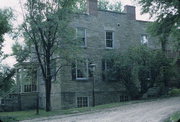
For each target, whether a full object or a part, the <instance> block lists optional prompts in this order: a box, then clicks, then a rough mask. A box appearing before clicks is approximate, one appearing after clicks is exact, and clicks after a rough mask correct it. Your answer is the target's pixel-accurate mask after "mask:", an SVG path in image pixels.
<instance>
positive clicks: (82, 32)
mask: <svg viewBox="0 0 180 122" xmlns="http://www.w3.org/2000/svg"><path fill="white" fill-rule="evenodd" d="M77 39H78V41H79V43H80V45H81V46H85V29H84V28H77Z"/></svg>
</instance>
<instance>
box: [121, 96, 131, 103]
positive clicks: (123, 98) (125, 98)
mask: <svg viewBox="0 0 180 122" xmlns="http://www.w3.org/2000/svg"><path fill="white" fill-rule="evenodd" d="M128 100H129V97H128V96H127V95H121V96H120V102H124V101H128Z"/></svg>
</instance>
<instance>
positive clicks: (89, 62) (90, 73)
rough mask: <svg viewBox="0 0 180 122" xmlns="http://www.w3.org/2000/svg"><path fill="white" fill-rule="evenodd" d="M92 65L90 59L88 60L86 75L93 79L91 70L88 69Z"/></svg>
mask: <svg viewBox="0 0 180 122" xmlns="http://www.w3.org/2000/svg"><path fill="white" fill-rule="evenodd" d="M91 64H92V62H91V61H90V59H88V73H89V74H88V75H89V77H90V78H91V77H93V71H92V68H91V67H90V65H91Z"/></svg>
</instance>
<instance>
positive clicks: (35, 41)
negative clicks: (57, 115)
mask: <svg viewBox="0 0 180 122" xmlns="http://www.w3.org/2000/svg"><path fill="white" fill-rule="evenodd" d="M75 4H76V0H46V1H43V0H27V3H26V4H25V8H26V13H24V23H23V24H22V28H23V31H24V37H25V39H26V44H29V45H31V50H32V51H33V52H34V53H35V54H36V59H37V60H35V61H37V62H38V64H39V66H40V69H41V72H42V76H43V80H44V81H45V92H46V111H50V110H51V85H52V78H53V76H54V75H56V74H57V72H58V71H59V70H60V69H61V67H62V65H60V66H56V67H57V68H56V72H55V73H53V71H52V68H53V65H52V64H54V61H56V60H58V62H63V61H62V60H63V59H67V58H68V56H70V54H72V52H73V51H69V50H72V49H73V46H72V45H73V44H74V41H72V40H73V38H74V30H73V29H72V28H70V27H69V26H68V24H69V22H70V21H71V16H72V12H73V11H72V10H73V7H74V5H75ZM67 50H68V51H67ZM32 57H34V55H33V54H32ZM59 64H60V63H59Z"/></svg>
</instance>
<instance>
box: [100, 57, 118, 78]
mask: <svg viewBox="0 0 180 122" xmlns="http://www.w3.org/2000/svg"><path fill="white" fill-rule="evenodd" d="M113 67H114V60H113V59H108V60H107V59H106V60H105V59H103V60H102V79H103V80H105V81H116V78H115V77H114V75H113V73H112V70H113Z"/></svg>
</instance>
